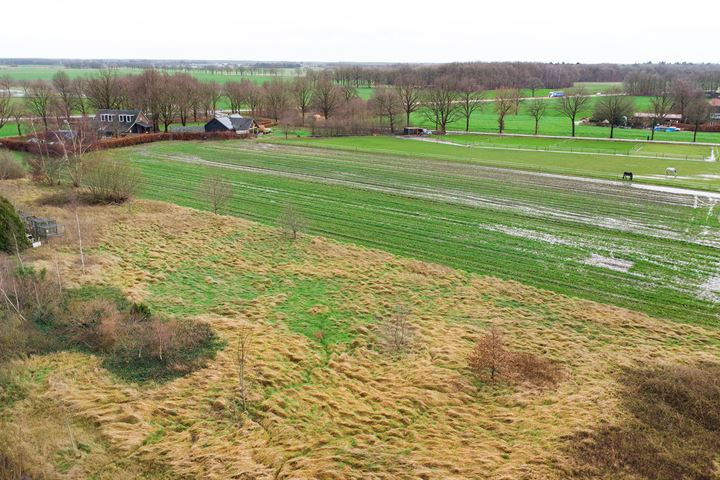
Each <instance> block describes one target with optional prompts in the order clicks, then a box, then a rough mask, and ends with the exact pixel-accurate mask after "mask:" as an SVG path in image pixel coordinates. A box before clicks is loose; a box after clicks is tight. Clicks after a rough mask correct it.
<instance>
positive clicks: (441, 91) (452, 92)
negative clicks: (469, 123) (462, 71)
mask: <svg viewBox="0 0 720 480" xmlns="http://www.w3.org/2000/svg"><path fill="white" fill-rule="evenodd" d="M424 93H425V95H424V96H423V103H424V107H425V108H424V110H423V113H424V114H425V117H426V118H427V119H428V120H430V121H431V122H434V123H435V126H436V128H438V129H439V130H440V131H441V132H443V133H444V132H446V131H447V126H448V124H449V123H452V122H454V121H455V120H457V119H458V118H460V116H461V114H462V112H461V110H460V104H459V103H458V101H459V100H460V96H459V94H458V91H457V82H455V80H454V79H452V78H451V77H449V76H444V77H441V78H439V79H438V80H437V82H435V84H434V85H433V86H431V87H429V88H427V90H425V92H424Z"/></svg>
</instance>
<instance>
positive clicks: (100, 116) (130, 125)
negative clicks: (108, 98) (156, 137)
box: [95, 109, 152, 137]
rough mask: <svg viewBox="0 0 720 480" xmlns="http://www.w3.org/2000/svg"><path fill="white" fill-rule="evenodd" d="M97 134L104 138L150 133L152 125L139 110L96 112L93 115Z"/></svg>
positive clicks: (102, 110) (104, 110)
mask: <svg viewBox="0 0 720 480" xmlns="http://www.w3.org/2000/svg"><path fill="white" fill-rule="evenodd" d="M95 124H96V125H97V129H98V132H99V133H100V134H102V135H104V136H108V137H110V136H118V135H127V134H131V133H150V132H152V123H151V122H150V120H148V118H147V117H146V116H145V114H144V113H142V112H141V111H140V110H107V109H101V110H98V112H97V114H96V115H95Z"/></svg>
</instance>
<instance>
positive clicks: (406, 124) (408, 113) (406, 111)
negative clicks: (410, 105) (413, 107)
mask: <svg viewBox="0 0 720 480" xmlns="http://www.w3.org/2000/svg"><path fill="white" fill-rule="evenodd" d="M405 126H406V127H409V126H410V110H405Z"/></svg>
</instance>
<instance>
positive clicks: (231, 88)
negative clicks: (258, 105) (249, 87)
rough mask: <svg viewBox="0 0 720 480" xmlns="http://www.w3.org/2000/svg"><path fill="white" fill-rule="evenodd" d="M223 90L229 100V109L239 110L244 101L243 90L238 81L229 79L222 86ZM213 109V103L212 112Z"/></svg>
mask: <svg viewBox="0 0 720 480" xmlns="http://www.w3.org/2000/svg"><path fill="white" fill-rule="evenodd" d="M223 92H224V93H225V96H226V97H227V99H228V100H229V101H230V111H232V112H233V113H234V112H239V111H240V109H241V108H242V104H243V101H244V92H243V88H242V85H241V84H240V82H235V81H229V82H226V83H225V85H224V86H223ZM214 111H215V105H213V112H214Z"/></svg>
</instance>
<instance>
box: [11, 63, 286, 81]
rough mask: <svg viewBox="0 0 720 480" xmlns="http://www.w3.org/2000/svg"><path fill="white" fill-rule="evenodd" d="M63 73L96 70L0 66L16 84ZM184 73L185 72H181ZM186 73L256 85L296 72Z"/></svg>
mask: <svg viewBox="0 0 720 480" xmlns="http://www.w3.org/2000/svg"><path fill="white" fill-rule="evenodd" d="M60 70H62V71H64V72H65V73H67V74H68V76H70V78H75V77H87V76H91V75H94V74H95V73H96V72H97V69H94V68H63V67H58V66H30V67H10V66H4V65H2V66H0V77H3V76H6V75H7V76H9V77H10V78H12V79H13V80H15V81H17V82H18V83H19V82H21V81H27V80H52V77H53V75H55V73H57V72H58V71H60ZM115 70H116V71H117V73H118V75H137V74H139V73H142V69H140V68H117V69H115ZM174 71H175V70H167V72H169V73H172V72H174ZM183 71H185V70H183ZM187 72H188V73H191V74H192V75H193V76H194V77H195V78H197V79H198V80H202V81H216V82H218V83H225V82H228V81H230V80H242V79H250V80H252V81H254V82H256V83H258V84H261V83H263V82H265V81H269V80H272V79H274V78H293V77H295V76H296V75H297V74H298V72H297V70H296V69H294V68H285V69H283V68H280V69H277V73H278V75H270V74H252V75H251V74H244V75H241V74H235V73H221V72H217V73H211V72H208V71H205V70H202V71H187Z"/></svg>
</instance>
